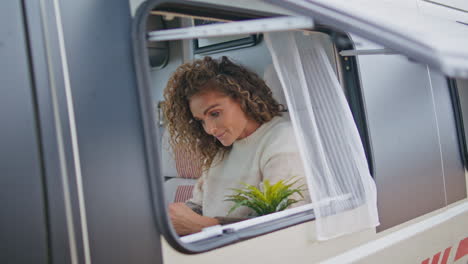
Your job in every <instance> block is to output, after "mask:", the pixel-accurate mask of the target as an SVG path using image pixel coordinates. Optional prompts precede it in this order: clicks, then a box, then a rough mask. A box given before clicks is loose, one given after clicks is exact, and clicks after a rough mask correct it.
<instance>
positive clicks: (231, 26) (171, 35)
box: [148, 16, 314, 41]
mask: <svg viewBox="0 0 468 264" xmlns="http://www.w3.org/2000/svg"><path fill="white" fill-rule="evenodd" d="M313 26H314V21H313V20H312V18H310V17H290V16H286V17H275V18H262V19H252V20H247V21H236V22H228V23H220V24H210V25H204V26H196V27H187V28H177V29H167V30H158V31H151V32H149V33H148V40H149V41H168V40H181V39H195V38H208V37H215V36H229V35H241V34H254V33H260V32H274V31H286V30H298V29H311V28H313Z"/></svg>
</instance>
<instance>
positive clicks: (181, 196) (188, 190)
mask: <svg viewBox="0 0 468 264" xmlns="http://www.w3.org/2000/svg"><path fill="white" fill-rule="evenodd" d="M192 193H193V185H179V186H177V190H176V193H175V197H174V202H175V203H184V202H185V201H187V200H189V199H190V198H192Z"/></svg>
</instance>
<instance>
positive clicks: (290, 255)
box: [161, 199, 468, 264]
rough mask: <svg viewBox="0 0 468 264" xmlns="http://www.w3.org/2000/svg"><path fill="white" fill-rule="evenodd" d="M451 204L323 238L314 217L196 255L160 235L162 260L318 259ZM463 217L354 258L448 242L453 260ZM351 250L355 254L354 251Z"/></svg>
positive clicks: (406, 258) (428, 249) (399, 255)
mask: <svg viewBox="0 0 468 264" xmlns="http://www.w3.org/2000/svg"><path fill="white" fill-rule="evenodd" d="M466 203H468V201H467V200H466V199H464V200H462V201H459V202H457V203H455V204H453V205H451V206H450V207H454V206H457V205H463V204H465V205H466ZM450 207H445V208H442V209H439V210H436V211H433V212H431V213H429V214H426V215H424V216H420V217H417V218H415V219H413V220H411V221H409V222H407V223H404V224H401V225H399V226H396V227H393V228H390V229H387V230H385V231H384V232H380V233H377V234H376V233H375V231H374V230H368V231H364V232H360V233H355V234H352V235H349V236H344V237H341V238H337V239H332V240H329V241H324V242H322V241H316V240H314V239H313V237H314V234H315V233H314V230H315V226H314V222H309V223H304V224H301V225H297V226H294V227H290V228H288V229H284V230H279V231H276V232H273V233H271V234H268V235H264V236H260V237H256V238H254V239H250V240H246V241H243V242H239V243H236V244H233V245H230V246H226V247H223V248H220V249H216V250H212V251H209V252H206V253H202V254H197V255H184V254H181V253H179V252H177V251H176V250H174V249H173V248H172V247H171V246H170V245H168V244H167V242H165V240H164V238H161V241H162V253H163V260H164V263H167V264H172V263H194V264H195V263H203V264H215V263H225V264H238V263H257V262H258V263H271V264H276V263H278V264H283V263H285V262H287V263H295V264H301V263H318V262H320V261H325V260H327V259H329V258H333V257H336V256H340V254H343V253H347V251H348V250H353V249H354V248H356V247H358V246H360V245H364V244H366V243H368V242H372V241H373V240H376V239H379V238H386V237H388V236H389V235H392V233H394V232H397V231H399V230H402V229H403V228H406V227H411V226H413V225H416V226H417V225H418V223H419V222H421V221H423V220H428V219H430V218H432V217H437V216H439V215H441V214H443V213H445V212H447V209H449V208H450ZM467 222H468V212H466V211H465V212H464V213H463V214H460V215H459V216H457V217H455V218H452V219H450V220H448V221H445V222H443V223H441V224H439V225H435V226H433V227H431V228H429V229H428V230H425V231H424V232H421V233H417V234H414V235H411V236H409V237H408V238H405V239H403V240H401V241H399V240H394V241H395V243H394V244H392V245H391V246H389V247H386V248H383V249H382V250H378V251H376V252H367V253H366V254H368V255H367V256H365V257H361V256H354V257H356V259H357V261H356V262H354V263H372V264H374V263H379V264H380V263H382V264H387V263H388V264H394V263H402V264H404V263H421V262H422V261H423V260H425V259H427V258H430V257H432V256H433V255H434V254H436V253H437V252H440V251H443V250H444V249H446V248H447V247H452V252H451V255H450V258H449V262H448V263H452V261H453V258H454V256H455V251H456V249H457V246H458V244H459V242H460V240H461V239H464V238H466V237H468V231H467V230H466V223H467ZM351 255H353V254H352V252H351ZM331 263H333V262H331ZM335 263H340V264H341V263H348V262H346V261H344V262H335ZM457 263H458V262H457Z"/></svg>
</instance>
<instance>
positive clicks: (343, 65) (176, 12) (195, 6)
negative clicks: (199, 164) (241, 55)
mask: <svg viewBox="0 0 468 264" xmlns="http://www.w3.org/2000/svg"><path fill="white" fill-rule="evenodd" d="M271 2H275V4H278V5H280V6H282V7H285V8H290V9H291V10H294V12H298V13H302V14H304V15H307V16H312V17H313V18H314V19H315V18H317V19H319V22H320V23H317V21H315V22H316V23H315V25H312V24H310V25H309V26H304V24H302V25H299V24H300V23H301V22H298V25H296V27H294V23H295V22H297V20H294V19H292V20H290V21H288V22H286V23H279V24H277V25H275V26H272V27H273V29H274V31H281V30H290V29H301V30H304V32H306V33H304V34H306V35H307V34H310V33H311V32H312V33H313V34H316V33H318V34H322V35H323V34H325V35H326V36H327V38H328V40H329V43H330V46H329V47H328V48H329V50H331V52H328V53H329V54H332V55H331V56H329V58H332V59H333V60H332V61H333V62H334V64H333V66H334V68H335V69H334V70H335V74H336V75H337V79H338V80H339V81H340V84H341V87H343V89H344V93H345V95H346V100H347V103H348V104H349V107H350V108H351V113H352V117H353V118H354V122H355V124H356V126H357V129H358V131H359V137H360V138H361V142H362V145H363V146H364V151H365V156H366V158H367V164H368V165H367V164H366V166H369V169H370V171H371V172H373V158H372V155H371V147H370V140H369V135H368V129H367V125H366V119H367V118H366V115H365V111H364V102H363V96H362V91H361V87H360V83H361V81H360V79H359V74H358V67H357V61H356V55H360V54H365V53H370V54H382V53H395V52H398V53H401V54H404V55H406V56H407V57H409V58H411V59H412V60H417V61H420V62H422V63H426V64H429V65H431V66H432V67H434V68H437V69H439V70H442V71H444V72H445V73H446V74H450V75H454V76H466V74H467V69H466V68H465V66H464V64H462V63H460V62H461V61H463V62H464V61H465V59H464V57H463V56H464V55H465V54H464V53H463V50H462V52H461V55H462V58H460V57H458V55H460V54H456V55H454V54H452V51H453V47H450V46H449V45H450V42H447V43H445V42H444V43H443V44H442V45H435V46H431V47H429V49H428V47H427V45H426V42H425V41H426V40H424V42H421V41H418V40H419V39H418V38H414V37H413V36H411V32H409V33H408V32H403V33H402V32H400V31H398V30H396V29H395V28H386V27H385V26H384V27H379V26H380V24H379V23H378V22H380V23H383V24H384V25H387V24H386V21H377V22H376V23H370V22H373V21H371V20H366V19H367V18H368V17H364V18H365V19H360V16H359V14H355V13H353V12H352V11H353V10H354V9H353V8H351V7H349V9H347V10H345V11H343V10H339V9H338V8H335V6H327V5H326V4H322V3H317V2H314V3H311V2H308V1H303V2H297V1H296V2H295V3H292V2H289V1H271ZM150 12H153V14H154V12H157V14H158V15H161V16H167V17H170V18H173V19H177V22H176V23H179V25H180V30H176V31H172V32H171V34H165V33H161V32H153V33H150V34H149V35H146V34H145V33H146V32H147V29H146V28H145V23H144V22H145V21H146V19H147V16H148V14H149V13H150ZM349 13H350V14H351V15H348V14H349ZM280 15H282V14H276V13H266V12H260V11H253V10H252V9H250V10H241V9H235V8H227V7H222V6H213V5H208V4H201V3H194V2H185V1H174V2H173V3H166V2H164V3H158V2H150V3H147V4H146V5H144V6H142V7H141V8H140V9H139V12H138V14H137V15H136V18H137V23H136V24H135V26H136V27H135V30H134V33H135V36H134V38H135V40H136V41H137V43H136V45H135V54H136V55H137V56H136V62H137V69H138V74H139V83H140V85H139V89H140V91H141V100H142V105H143V108H142V109H143V110H142V111H143V115H144V117H145V122H146V128H145V129H146V139H147V142H148V152H149V153H150V155H149V156H150V157H153V159H152V160H150V161H148V166H149V168H150V169H151V174H152V175H153V177H152V178H151V181H152V186H151V188H152V189H153V195H154V200H155V210H156V216H157V217H158V219H159V220H160V221H157V223H158V224H159V227H160V230H161V232H162V233H163V234H164V236H165V238H166V239H167V240H168V241H169V243H170V244H171V245H173V246H174V247H175V248H177V249H180V250H182V251H184V252H188V253H196V252H201V251H206V250H209V249H212V248H216V247H220V246H221V245H225V244H229V243H234V242H236V241H240V240H243V239H248V238H252V237H255V236H258V235H260V234H265V233H268V232H272V231H274V230H278V229H281V228H285V227H288V226H291V225H295V224H299V223H302V222H305V221H310V220H313V219H314V212H313V210H311V208H312V207H309V208H295V209H290V210H287V211H284V212H281V213H277V214H272V215H268V216H265V217H259V218H258V219H252V220H249V221H245V222H241V223H237V224H234V225H232V226H228V227H225V228H211V229H209V230H206V232H201V233H198V234H195V235H190V236H188V237H184V238H180V237H177V236H176V235H175V234H174V232H173V230H172V228H171V225H170V221H169V219H168V215H167V212H166V210H167V208H166V205H164V202H163V201H166V202H170V201H169V200H170V199H172V198H170V197H176V198H177V197H179V196H178V195H177V193H178V192H177V190H175V191H174V192H172V193H173V194H171V195H169V198H168V196H167V195H166V197H164V194H167V193H168V192H167V190H164V186H165V185H167V184H165V181H164V180H165V178H164V177H167V176H175V175H161V173H162V172H161V168H163V167H164V165H165V164H169V163H170V162H166V161H165V159H161V157H163V156H164V155H165V153H164V151H163V148H162V147H161V145H162V141H161V139H162V138H164V136H163V134H164V128H163V127H156V128H155V125H154V123H153V122H152V121H153V120H154V116H155V115H154V111H153V110H154V105H162V104H158V103H155V102H154V101H155V100H156V101H158V100H160V98H157V96H155V95H154V90H155V89H156V88H155V85H156V86H157V85H159V86H158V87H157V88H158V89H159V90H160V91H159V92H160V93H161V89H163V88H164V83H165V81H161V80H164V78H160V77H154V76H152V74H151V73H150V71H149V70H148V69H147V68H145V66H143V65H147V63H146V64H145V61H147V56H148V54H147V51H146V49H145V48H144V47H143V46H142V44H141V43H145V42H146V41H147V38H148V37H149V39H150V40H151V38H154V40H159V41H169V42H170V43H171V44H170V45H174V46H177V47H179V49H180V54H179V60H178V62H177V63H175V64H176V66H177V65H180V64H181V63H183V62H187V61H189V60H192V59H193V58H196V57H197V56H201V55H197V54H194V53H193V46H192V45H193V42H191V39H193V38H206V37H213V36H216V35H217V34H218V35H219V34H220V32H221V31H219V30H221V29H222V30H227V31H229V30H233V31H232V32H231V33H230V34H231V35H232V34H234V35H238V34H252V33H255V34H256V33H262V32H263V31H264V30H262V25H260V28H257V29H252V28H250V27H249V29H248V30H239V28H235V26H233V27H234V29H232V27H231V28H230V27H229V25H228V26H226V28H216V27H214V28H213V30H212V31H211V30H210V29H209V28H205V29H202V30H201V31H200V32H198V33H196V32H195V31H193V30H191V29H189V30H184V27H187V26H191V25H193V19H203V20H212V21H219V20H220V19H222V20H228V21H242V20H253V19H261V18H275V17H278V16H280ZM274 21H277V20H274ZM369 21H370V22H369ZM353 22H355V24H353ZM271 24H274V23H271ZM231 25H234V24H231ZM252 25H255V24H249V26H252ZM282 26H285V27H282ZM337 28H340V30H343V31H339V30H337ZM263 29H267V27H266V26H264V25H263ZM269 30H272V29H271V28H270V29H269ZM457 30H458V29H457ZM265 31H268V30H265ZM409 31H410V30H409ZM455 31H456V30H455ZM194 32H195V33H194ZM314 32H315V33H314ZM382 32H386V33H387V34H382ZM160 33H161V34H160ZM349 33H356V34H359V35H361V36H364V37H366V38H369V39H372V40H373V41H375V42H378V43H379V44H381V45H384V47H385V48H381V49H376V50H367V51H366V50H364V51H363V50H358V49H356V47H355V45H354V43H353V42H352V41H351V39H350V37H349ZM190 34H194V35H190ZM223 34H226V33H225V32H224V33H223ZM406 34H409V35H410V36H407V35H406ZM227 35H229V34H227ZM175 36H178V37H179V39H190V41H184V40H176V39H177V37H175ZM166 37H167V38H166ZM425 37H427V36H425ZM165 38H166V39H165ZM445 44H446V45H445ZM261 45H262V43H260V44H259V45H257V46H256V48H258V47H261ZM444 45H445V46H444ZM229 49H231V48H229ZM421 49H422V50H421ZM434 51H435V52H436V53H437V54H438V55H440V56H439V57H436V58H435V56H433V55H428V54H431V53H432V54H433V52H434ZM224 52H226V50H222V51H220V53H219V54H218V53H217V51H216V50H213V53H212V56H221V55H224V54H223V53H224ZM235 56H236V55H235ZM276 60H278V58H277V59H276ZM240 62H241V63H242V60H240ZM170 64H171V63H170V62H169V64H168V65H170ZM247 64H248V63H247ZM277 64H278V63H277ZM264 65H266V64H263V66H264ZM260 68H261V72H259V74H260V75H263V74H262V73H264V71H265V67H260ZM174 69H175V67H173V68H171V67H166V70H168V71H171V70H174ZM165 73H166V74H168V72H165ZM281 78H282V79H283V80H282V83H283V84H284V76H283V77H281ZM281 78H280V79H281ZM166 79H167V78H166ZM151 80H153V81H151ZM154 80H158V81H159V82H156V83H157V84H155V82H154ZM288 107H290V106H288ZM158 121H159V123H160V124H163V123H164V122H163V121H162V120H160V119H159V120H158ZM296 122H298V121H296ZM175 152H178V150H175ZM181 155H183V154H181ZM169 161H170V159H169ZM173 167H175V170H176V171H177V172H176V173H172V174H179V175H180V172H179V171H178V170H177V169H178V168H177V164H176V165H175V166H173ZM179 169H180V168H179ZM173 171H174V170H173ZM163 173H164V172H163ZM185 178H187V177H185ZM166 179H167V178H166ZM181 185H184V186H185V185H186V186H188V185H190V184H185V183H181ZM178 186H180V185H177V184H176V188H177V187H178ZM187 189H190V187H186V188H180V194H181V195H182V193H184V192H185V193H186V192H187Z"/></svg>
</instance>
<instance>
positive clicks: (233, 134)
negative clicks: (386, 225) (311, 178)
mask: <svg viewBox="0 0 468 264" xmlns="http://www.w3.org/2000/svg"><path fill="white" fill-rule="evenodd" d="M164 97H165V107H164V112H165V117H166V120H167V122H168V129H169V133H170V135H171V140H170V141H171V144H172V145H173V146H175V145H178V146H180V145H182V146H183V147H186V148H187V149H189V150H190V151H191V152H192V153H193V155H195V156H196V157H197V158H199V159H200V161H201V163H202V164H203V175H202V177H201V178H200V179H199V180H198V182H197V184H196V185H195V188H194V193H193V198H192V199H191V200H189V201H188V202H187V203H173V204H171V205H170V206H169V213H170V216H171V220H172V223H173V225H174V228H175V229H176V231H177V233H178V234H179V235H186V234H191V233H195V232H199V231H201V229H202V228H204V227H208V226H212V225H217V224H226V223H229V222H233V221H238V220H239V219H245V218H247V217H249V216H251V215H252V211H251V210H250V209H249V208H246V207H240V208H238V209H236V210H235V211H233V212H232V213H231V214H229V215H227V214H228V212H229V209H230V208H231V207H232V205H233V203H232V202H226V201H224V199H225V196H226V195H229V194H231V193H232V190H231V189H232V188H242V185H241V183H247V184H251V185H255V186H258V185H259V184H260V183H261V182H262V181H264V180H266V179H268V180H269V181H270V182H271V183H275V182H277V181H279V180H281V179H287V178H290V177H293V176H294V177H299V178H303V177H304V172H303V166H302V162H301V158H300V156H299V152H298V148H297V145H296V141H295V138H294V133H293V130H292V127H291V125H290V123H289V122H287V121H286V120H285V119H284V118H282V117H281V112H282V111H283V106H282V105H281V104H279V103H278V102H277V101H276V100H275V99H274V98H273V97H272V93H271V90H270V89H269V88H268V86H267V85H266V84H265V82H264V81H263V80H262V79H260V78H259V77H258V76H257V75H256V74H255V73H253V72H251V71H250V70H248V69H246V68H244V67H242V66H239V65H237V64H234V63H233V62H231V61H230V60H229V59H228V58H227V57H222V58H221V59H220V60H215V59H212V58H210V57H205V58H204V59H200V60H195V61H194V62H191V63H187V64H184V65H182V66H180V67H179V68H178V69H177V70H176V71H175V73H174V74H173V75H172V76H171V78H170V79H169V82H168V84H167V87H166V89H165V91H164ZM294 198H296V199H298V200H299V199H301V198H300V197H294ZM309 201H310V199H309V195H308V194H306V193H305V199H304V200H303V201H302V202H300V203H296V204H295V206H297V205H299V204H304V203H306V202H309ZM226 216H228V217H226ZM233 219H234V220H233Z"/></svg>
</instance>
